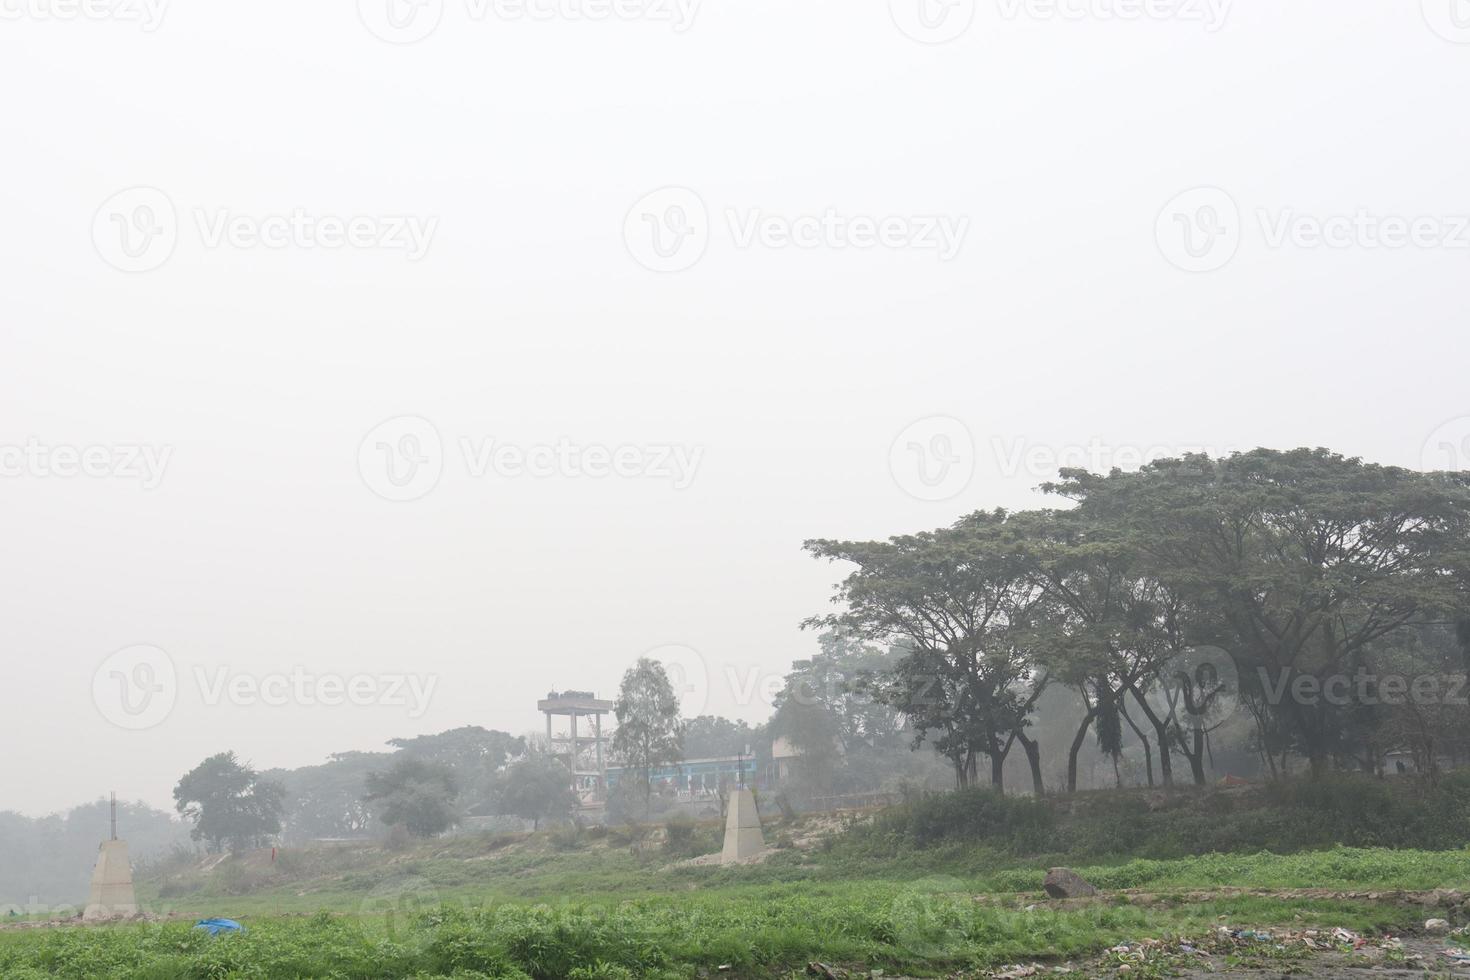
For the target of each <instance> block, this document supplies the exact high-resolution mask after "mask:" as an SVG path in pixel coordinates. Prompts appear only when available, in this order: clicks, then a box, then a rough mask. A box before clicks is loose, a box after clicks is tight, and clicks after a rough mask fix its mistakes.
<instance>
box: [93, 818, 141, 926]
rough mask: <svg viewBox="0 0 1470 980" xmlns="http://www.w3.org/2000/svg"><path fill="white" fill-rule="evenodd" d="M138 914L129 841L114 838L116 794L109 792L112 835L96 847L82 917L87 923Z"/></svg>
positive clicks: (115, 829)
mask: <svg viewBox="0 0 1470 980" xmlns="http://www.w3.org/2000/svg"><path fill="white" fill-rule="evenodd" d="M137 914H138V899H137V896H136V895H134V894H133V866H132V863H131V862H130V861H129V860H128V842H127V841H124V840H118V839H117V794H116V793H113V794H112V836H111V837H110V839H108V840H105V841H103V842H102V846H101V847H100V848H98V852H97V865H96V867H94V868H93V869H92V889H91V891H90V892H89V893H88V895H87V907H86V908H85V909H84V910H83V912H82V918H83V919H84V920H86V921H89V922H95V921H98V920H101V919H119V918H126V917H129V916H134V915H137Z"/></svg>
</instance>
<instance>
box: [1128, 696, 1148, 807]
mask: <svg viewBox="0 0 1470 980" xmlns="http://www.w3.org/2000/svg"><path fill="white" fill-rule="evenodd" d="M1123 717H1124V719H1125V720H1127V722H1128V727H1129V728H1131V729H1133V734H1135V735H1137V736H1138V740H1139V741H1140V742H1142V743H1143V767H1144V769H1146V770H1147V771H1148V788H1149V789H1153V788H1154V750H1153V749H1152V748H1150V747H1149V744H1148V736H1147V735H1145V734H1143V729H1142V728H1139V727H1138V726H1137V725H1135V724H1134V723H1133V716H1132V715H1130V714H1129V713H1128V712H1127V711H1124V712H1123Z"/></svg>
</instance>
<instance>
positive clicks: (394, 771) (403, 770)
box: [363, 755, 460, 837]
mask: <svg viewBox="0 0 1470 980" xmlns="http://www.w3.org/2000/svg"><path fill="white" fill-rule="evenodd" d="M366 783H367V795H366V796H364V797H363V799H364V800H365V801H366V802H368V803H370V804H373V805H374V810H375V811H376V813H377V815H378V819H380V820H382V821H383V823H385V824H388V825H389V826H390V827H393V826H402V827H403V828H405V829H406V830H407V831H408V832H409V833H410V834H412V835H413V836H415V837H435V836H438V835H439V834H442V833H444V832H445V831H446V830H448V829H449V828H450V827H453V826H454V825H455V824H457V823H459V821H460V813H459V810H458V809H457V808H456V806H455V799H456V797H457V796H458V795H459V788H458V785H457V784H456V782H455V779H454V773H453V772H451V771H450V770H449V767H448V766H441V765H438V764H436V763H433V762H426V761H424V760H423V759H419V758H416V757H414V756H410V755H405V756H402V757H400V758H398V759H396V760H395V761H394V762H393V764H392V765H391V766H389V767H388V769H387V770H386V771H383V772H370V773H368V774H367V780H366Z"/></svg>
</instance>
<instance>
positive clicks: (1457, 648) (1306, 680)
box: [806, 449, 1470, 793]
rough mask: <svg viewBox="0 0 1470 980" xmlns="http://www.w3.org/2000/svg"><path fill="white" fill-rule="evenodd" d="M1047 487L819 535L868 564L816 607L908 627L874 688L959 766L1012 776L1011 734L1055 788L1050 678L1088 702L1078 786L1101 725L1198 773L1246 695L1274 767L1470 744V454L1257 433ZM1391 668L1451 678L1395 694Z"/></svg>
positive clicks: (859, 620)
mask: <svg viewBox="0 0 1470 980" xmlns="http://www.w3.org/2000/svg"><path fill="white" fill-rule="evenodd" d="M1046 489H1047V490H1048V491H1049V492H1050V493H1052V494H1055V495H1057V496H1059V497H1061V498H1063V499H1064V500H1065V501H1069V502H1070V506H1060V507H1058V508H1055V509H1046V510H1039V511H1030V512H1020V513H1007V512H1005V511H993V512H981V513H976V514H973V515H971V516H969V517H966V518H964V519H963V520H961V521H959V522H958V523H957V524H955V525H954V526H952V527H947V528H943V529H940V530H936V531H931V532H925V533H921V534H914V535H907V536H902V537H896V538H893V539H891V540H888V541H880V542H852V541H827V540H818V541H811V542H808V543H807V545H806V548H807V550H808V551H809V552H810V553H811V554H813V555H814V556H816V557H819V558H823V559H829V560H832V561H838V562H846V563H851V564H852V565H853V566H855V568H856V570H855V571H853V572H852V573H851V574H850V575H849V576H848V577H847V578H846V579H845V580H844V581H843V582H842V583H841V584H840V585H839V586H838V587H837V590H836V594H835V596H834V602H835V603H837V604H838V606H839V607H840V610H839V611H838V612H836V613H833V614H831V615H828V616H823V617H818V618H816V619H814V620H812V621H811V622H810V623H809V625H816V626H821V627H824V628H827V629H835V630H838V631H840V632H841V633H843V634H845V635H851V636H855V637H860V638H864V639H868V640H875V641H882V642H886V643H888V644H891V645H892V646H893V647H894V648H896V649H898V650H900V651H902V654H901V656H900V658H899V659H898V662H897V663H896V664H894V666H893V667H892V669H890V670H888V671H886V672H884V673H883V674H882V676H881V677H879V678H876V679H874V680H873V682H872V685H871V687H872V690H873V691H874V693H875V697H876V698H877V699H878V700H880V701H882V702H883V703H884V704H887V705H888V706H890V707H892V708H894V709H896V710H897V711H898V712H900V713H901V714H902V715H903V717H904V718H905V719H906V720H907V722H908V724H909V726H910V727H911V729H912V734H913V738H914V744H915V745H916V746H917V745H919V744H922V743H925V742H927V743H928V744H930V745H932V747H933V748H934V749H935V750H937V751H938V752H939V753H940V754H941V755H942V756H943V757H944V758H945V759H946V760H948V762H949V764H950V766H951V767H952V771H953V773H954V777H955V779H956V781H957V782H958V783H959V784H960V785H967V784H970V783H973V782H975V781H976V780H977V778H978V772H979V765H980V761H981V760H987V761H988V763H989V769H990V773H989V780H990V782H991V784H992V785H994V786H996V787H1002V786H1003V782H1004V771H1005V763H1006V760H1007V758H1008V757H1009V756H1010V755H1011V753H1012V752H1013V751H1014V750H1015V749H1016V748H1017V747H1018V746H1019V748H1020V750H1021V753H1023V754H1024V756H1025V758H1026V760H1027V764H1028V768H1029V770H1030V774H1031V779H1032V783H1033V787H1032V788H1033V790H1034V791H1035V792H1037V793H1041V792H1043V790H1044V779H1043V765H1042V751H1041V745H1040V741H1039V740H1038V739H1037V738H1036V737H1034V735H1035V732H1036V729H1037V728H1038V727H1044V726H1045V725H1046V724H1047V723H1048V721H1049V719H1047V718H1046V717H1044V713H1043V712H1041V711H1040V710H1039V706H1041V705H1043V704H1047V703H1053V704H1054V703H1056V702H1055V693H1056V691H1057V690H1058V689H1061V690H1063V691H1066V692H1070V694H1071V696H1072V697H1073V698H1074V699H1075V702H1076V710H1075V711H1074V712H1071V718H1072V720H1073V723H1074V724H1075V730H1074V731H1073V735H1072V738H1071V741H1070V744H1069V745H1068V748H1067V768H1066V777H1065V779H1066V788H1067V789H1068V790H1069V791H1075V790H1076V789H1077V786H1078V758H1079V755H1080V754H1081V752H1082V751H1083V748H1084V746H1085V744H1086V742H1087V740H1088V736H1089V733H1091V734H1092V735H1093V737H1094V738H1095V739H1096V743H1097V747H1098V749H1099V750H1100V751H1101V752H1102V753H1103V754H1104V755H1106V756H1110V757H1111V758H1112V759H1113V760H1114V762H1115V763H1116V761H1117V759H1118V757H1119V756H1120V754H1121V753H1122V751H1123V745H1124V742H1125V739H1129V740H1130V741H1133V742H1134V744H1138V745H1141V747H1142V748H1143V750H1144V753H1145V756H1146V766H1147V776H1148V782H1149V783H1150V784H1152V783H1153V782H1154V771H1155V766H1156V765H1157V771H1158V773H1159V778H1160V779H1161V780H1162V782H1163V783H1164V784H1166V785H1167V784H1170V783H1172V782H1174V781H1175V780H1176V778H1177V777H1176V772H1175V766H1176V758H1177V759H1182V760H1184V761H1186V762H1187V763H1188V767H1189V771H1190V775H1191V777H1192V779H1193V781H1194V782H1196V783H1202V782H1204V781H1205V779H1206V768H1207V758H1208V756H1209V755H1210V754H1211V753H1212V751H1213V750H1214V749H1215V746H1212V744H1211V739H1212V734H1213V733H1215V732H1220V731H1232V730H1233V728H1232V727H1231V724H1230V723H1231V721H1232V718H1231V716H1232V715H1233V714H1235V712H1236V711H1237V710H1239V711H1241V712H1244V713H1246V714H1247V715H1248V716H1249V717H1250V719H1251V720H1252V722H1253V724H1252V726H1251V727H1250V728H1249V729H1248V731H1249V735H1248V736H1246V737H1247V739H1248V742H1249V748H1250V749H1251V751H1253V752H1255V753H1256V754H1257V755H1258V756H1259V757H1260V758H1261V759H1262V761H1263V764H1264V765H1265V766H1266V767H1268V768H1269V769H1270V770H1271V771H1272V772H1275V771H1277V770H1278V769H1279V768H1281V767H1283V766H1284V765H1285V764H1287V762H1288V760H1289V759H1291V758H1293V757H1295V758H1301V759H1305V760H1306V762H1307V764H1308V765H1309V766H1310V768H1311V771H1312V772H1313V773H1314V774H1321V773H1323V772H1325V771H1327V770H1328V769H1329V768H1331V767H1333V766H1339V767H1345V768H1355V769H1368V770H1374V771H1376V770H1379V769H1380V768H1381V767H1382V765H1383V760H1384V759H1385V757H1386V755H1387V753H1389V752H1391V751H1406V752H1412V753H1414V755H1415V757H1416V758H1422V759H1423V760H1424V762H1425V765H1426V766H1427V767H1428V768H1430V769H1433V767H1434V766H1435V764H1436V760H1438V759H1439V758H1441V757H1442V756H1443V755H1444V754H1446V753H1452V754H1453V753H1462V752H1464V751H1465V750H1466V747H1467V745H1470V741H1467V735H1470V731H1467V721H1470V712H1467V711H1466V710H1465V708H1464V701H1463V700H1460V701H1459V702H1458V704H1456V703H1455V701H1454V699H1453V698H1452V697H1450V695H1452V694H1453V692H1455V691H1456V689H1457V680H1456V675H1457V673H1458V674H1459V676H1460V678H1463V671H1464V669H1465V668H1466V666H1467V662H1470V652H1467V651H1470V629H1467V627H1466V625H1465V624H1466V623H1467V622H1470V477H1467V476H1466V475H1465V474H1447V473H1419V472H1414V471H1410V470H1405V469H1398V468H1392V467H1383V466H1375V465H1369V464H1365V463H1363V462H1361V461H1360V460H1356V459H1347V458H1344V457H1342V456H1340V455H1337V454H1334V453H1331V452H1328V451H1326V450H1296V451H1292V452H1277V451H1271V450H1264V449H1262V450H1256V451H1254V452H1250V453H1243V454H1235V455H1233V456H1230V457H1229V458H1225V459H1211V458H1209V457H1206V456H1202V455H1190V456H1185V457H1183V458H1180V459H1168V460H1161V461H1159V462H1155V463H1152V464H1150V465H1148V466H1146V467H1144V468H1143V469H1142V470H1141V471H1138V472H1121V471H1114V472H1112V473H1110V474H1106V475H1099V474H1093V473H1089V472H1086V471H1081V470H1067V471H1063V472H1062V474H1061V476H1060V479H1059V480H1058V481H1057V482H1055V483H1053V484H1050V485H1048V486H1047V487H1046ZM1395 678H1409V679H1411V680H1410V681H1409V683H1411V684H1412V683H1418V684H1420V685H1421V688H1420V690H1421V692H1422V691H1428V690H1430V689H1431V688H1435V687H1436V684H1437V690H1438V691H1439V692H1440V695H1441V696H1440V698H1439V700H1438V701H1435V700H1433V699H1432V698H1429V699H1426V698H1424V697H1408V698H1405V697H1391V696H1389V695H1390V690H1389V689H1390V687H1392V688H1393V689H1394V692H1395V693H1397V688H1398V686H1400V684H1401V682H1400V681H1396V680H1394V679H1395ZM1344 679H1352V683H1350V684H1344V683H1342V682H1343V680H1344ZM1345 689H1346V694H1347V696H1346V697H1343V696H1342V695H1343V693H1344V692H1345ZM1325 690H1336V691H1337V692H1338V695H1339V696H1337V697H1325V696H1322V692H1323V691H1325ZM1129 733H1131V735H1130V734H1129Z"/></svg>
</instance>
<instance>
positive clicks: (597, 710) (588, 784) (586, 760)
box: [536, 691, 614, 804]
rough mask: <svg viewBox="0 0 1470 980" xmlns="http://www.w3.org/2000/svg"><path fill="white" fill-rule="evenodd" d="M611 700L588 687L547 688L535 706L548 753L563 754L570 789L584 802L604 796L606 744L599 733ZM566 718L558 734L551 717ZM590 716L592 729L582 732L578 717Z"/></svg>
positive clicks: (600, 799) (610, 710) (592, 801)
mask: <svg viewBox="0 0 1470 980" xmlns="http://www.w3.org/2000/svg"><path fill="white" fill-rule="evenodd" d="M613 707H614V705H613V702H611V701H600V700H598V698H597V695H596V694H594V693H592V692H590V691H560V692H558V691H551V692H550V693H548V694H547V695H546V699H545V700H543V701H538V702H536V708H537V710H539V711H540V712H541V713H542V714H544V715H545V716H546V743H547V746H548V748H549V749H550V751H551V753H552V755H555V756H557V757H558V758H563V759H564V760H565V762H566V764H567V769H568V770H569V771H570V774H571V783H572V789H573V790H574V791H575V792H576V794H577V797H578V799H580V800H582V802H583V803H584V804H588V803H600V802H602V801H603V800H605V799H606V798H607V745H608V739H607V737H606V736H604V735H603V734H602V716H603V715H605V714H609V713H611V712H612V710H613ZM558 717H562V718H567V719H568V720H569V726H568V730H567V731H566V733H565V734H559V733H557V731H556V730H555V727H554V725H553V720H554V719H556V718H558ZM588 718H590V719H591V720H592V730H591V732H590V733H589V734H583V732H582V728H581V726H579V725H578V721H579V720H581V719H588Z"/></svg>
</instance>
